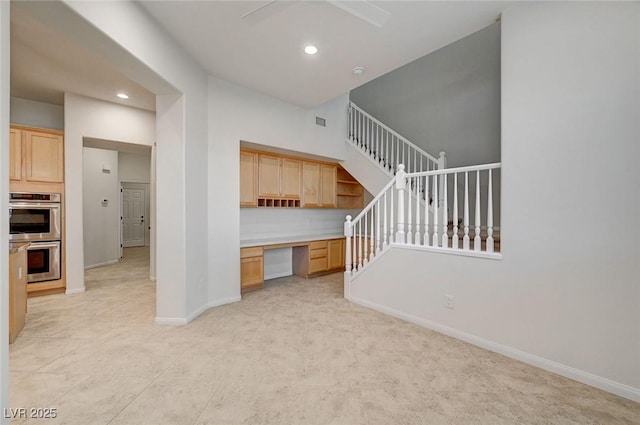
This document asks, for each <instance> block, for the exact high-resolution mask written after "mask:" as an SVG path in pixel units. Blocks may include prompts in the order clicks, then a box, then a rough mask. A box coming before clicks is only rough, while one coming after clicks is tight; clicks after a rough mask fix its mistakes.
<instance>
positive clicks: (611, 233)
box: [352, 2, 640, 401]
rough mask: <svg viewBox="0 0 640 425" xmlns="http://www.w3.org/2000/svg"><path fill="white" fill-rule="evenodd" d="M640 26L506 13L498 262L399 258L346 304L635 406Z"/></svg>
mask: <svg viewBox="0 0 640 425" xmlns="http://www.w3.org/2000/svg"><path fill="white" fill-rule="evenodd" d="M639 15H640V5H639V4H638V3H637V2H636V3H624V4H622V3H617V4H602V3H599V4H593V3H590V4H586V3H565V4H535V5H517V6H513V7H511V8H509V9H507V10H506V11H504V13H503V14H502V162H503V164H504V165H503V170H502V178H503V181H502V208H503V211H502V212H503V216H502V217H503V220H502V241H501V246H502V255H503V260H502V261H493V260H482V259H476V258H467V257H459V256H448V255H441V254H424V253H422V252H408V253H407V252H406V251H404V250H402V251H400V250H392V251H390V252H389V253H387V254H386V255H384V256H383V257H382V258H381V259H380V261H378V262H376V263H374V264H373V265H372V268H371V270H370V272H365V274H363V275H361V277H358V278H357V279H356V281H355V282H354V285H353V288H352V295H353V296H354V297H356V298H359V299H360V300H362V301H364V302H367V303H374V304H376V305H377V306H378V308H380V307H382V308H384V309H387V311H392V312H394V313H395V314H400V315H404V317H406V318H410V319H412V320H415V321H418V322H420V323H422V324H424V325H427V326H431V327H434V328H436V329H438V330H441V331H444V332H447V333H450V334H453V335H455V336H457V337H462V338H465V339H467V340H471V341H473V342H475V343H478V344H480V345H483V346H485V347H487V348H490V349H494V350H496V351H499V352H502V353H504V354H506V355H510V356H513V357H516V358H519V359H521V360H524V361H527V362H530V363H533V364H537V365H539V366H542V367H545V368H547V369H550V370H554V371H556V372H558V373H561V374H564V375H566V376H569V377H571V378H573V379H577V380H579V381H582V382H586V383H589V384H591V385H595V386H598V387H601V388H604V389H606V390H608V391H612V392H614V393H617V394H620V395H623V396H625V397H628V398H632V399H635V400H637V401H640V363H639V361H638V359H640V284H639V280H638V276H640V265H639V264H640V263H638V258H640V245H639V244H638V240H640V230H639V229H640V228H639V227H638V226H636V225H635V223H636V222H637V218H638V217H639V216H640V192H639V191H638V189H637V184H638V181H640V174H639V171H638V167H637V158H638V154H640V152H639V148H638V134H640V120H638V116H639V115H640V60H639V59H640V56H639V54H640V38H639V36H638V28H639V26H638V22H639ZM416 264H420V265H421V266H419V267H416V266H415V265H416ZM398 276H402V279H398ZM391 281H393V282H394V285H392V286H391V285H389V282H391ZM445 294H451V295H453V296H454V297H455V309H454V310H448V309H445V308H444V295H445Z"/></svg>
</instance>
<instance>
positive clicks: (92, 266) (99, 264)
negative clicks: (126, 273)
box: [84, 259, 120, 270]
mask: <svg viewBox="0 0 640 425" xmlns="http://www.w3.org/2000/svg"><path fill="white" fill-rule="evenodd" d="M119 261H120V260H119V259H115V260H109V261H105V262H104V263H97V264H90V265H88V266H84V269H85V270H89V269H95V268H98V267H103V266H110V265H112V264H116V263H118V262H119Z"/></svg>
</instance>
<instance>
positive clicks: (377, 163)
mask: <svg viewBox="0 0 640 425" xmlns="http://www.w3.org/2000/svg"><path fill="white" fill-rule="evenodd" d="M345 141H346V142H347V143H348V144H349V145H350V146H351V147H352V148H353V149H355V150H356V151H358V152H360V154H361V155H362V156H364V157H365V158H367V159H368V160H369V162H371V163H372V164H373V165H375V166H376V168H377V169H378V170H380V171H381V172H383V173H385V174H386V175H387V176H388V177H389V178H392V177H394V174H393V173H392V172H391V171H389V170H386V169H385V168H384V167H383V166H381V165H380V163H379V162H378V161H376V160H375V159H373V158H372V157H371V155H369V154H368V153H366V152H365V151H364V150H363V149H362V148H360V146H357V145H356V144H355V142H354V141H353V140H351V139H349V138H348V137H347V138H346V139H345ZM342 162H344V161H342ZM342 162H341V163H342Z"/></svg>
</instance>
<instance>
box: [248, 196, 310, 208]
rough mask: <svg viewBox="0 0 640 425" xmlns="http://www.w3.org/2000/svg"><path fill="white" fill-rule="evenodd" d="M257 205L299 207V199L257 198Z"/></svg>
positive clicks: (265, 206)
mask: <svg viewBox="0 0 640 425" xmlns="http://www.w3.org/2000/svg"><path fill="white" fill-rule="evenodd" d="M258 207H264V208H300V207H301V204H300V200H299V199H277V198H258Z"/></svg>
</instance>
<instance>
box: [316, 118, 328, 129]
mask: <svg viewBox="0 0 640 425" xmlns="http://www.w3.org/2000/svg"><path fill="white" fill-rule="evenodd" d="M316 125H319V126H320V127H326V126H327V120H325V119H324V118H320V117H316Z"/></svg>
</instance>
